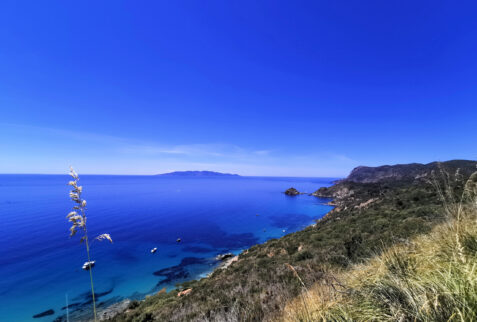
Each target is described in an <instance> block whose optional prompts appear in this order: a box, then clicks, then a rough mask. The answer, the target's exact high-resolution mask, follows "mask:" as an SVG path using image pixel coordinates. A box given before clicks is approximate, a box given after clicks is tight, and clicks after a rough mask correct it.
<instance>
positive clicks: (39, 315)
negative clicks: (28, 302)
mask: <svg viewBox="0 0 477 322" xmlns="http://www.w3.org/2000/svg"><path fill="white" fill-rule="evenodd" d="M53 314H55V311H53V310H52V309H49V310H47V311H45V312H41V313H38V314H35V315H34V316H33V318H34V319H38V318H42V317H44V316H48V315H53Z"/></svg>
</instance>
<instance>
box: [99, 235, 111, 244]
mask: <svg viewBox="0 0 477 322" xmlns="http://www.w3.org/2000/svg"><path fill="white" fill-rule="evenodd" d="M95 239H97V240H99V241H103V240H105V239H107V240H109V242H110V243H112V242H113V240H112V239H111V236H110V235H109V234H101V235H99V236H98V237H96V238H95Z"/></svg>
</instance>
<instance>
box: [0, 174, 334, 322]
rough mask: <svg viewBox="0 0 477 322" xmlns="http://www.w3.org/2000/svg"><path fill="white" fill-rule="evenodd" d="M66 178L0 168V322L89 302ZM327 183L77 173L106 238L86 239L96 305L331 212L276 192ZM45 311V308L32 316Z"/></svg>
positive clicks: (136, 294)
mask: <svg viewBox="0 0 477 322" xmlns="http://www.w3.org/2000/svg"><path fill="white" fill-rule="evenodd" d="M68 180H69V177H68V176H59V175H58V176H57V175H0V216H1V222H2V224H1V225H0V236H2V239H1V241H2V247H1V248H0V276H1V280H0V303H2V305H1V306H0V317H1V320H2V321H53V320H54V319H55V318H58V317H62V316H64V315H65V313H66V310H65V309H64V306H65V305H66V298H68V304H69V312H70V313H72V314H74V312H75V310H90V309H91V305H90V301H91V299H90V295H89V294H90V293H89V292H90V289H89V274H88V273H87V272H86V271H83V270H82V269H81V266H82V265H83V263H84V262H85V261H86V252H85V248H84V245H80V243H79V238H75V237H74V238H69V237H68V228H69V225H68V222H67V221H66V219H65V216H66V215H67V214H68V212H69V211H70V209H71V207H72V203H71V201H70V200H69V198H68V191H69V187H68V186H67V182H68ZM332 180H333V179H330V178H261V177H239V178H166V177H158V176H87V175H85V176H82V177H81V181H80V182H81V184H82V185H83V187H84V192H83V197H84V198H85V199H86V200H87V201H88V210H87V216H88V229H89V235H90V237H92V236H96V235H98V234H101V233H110V234H111V236H112V238H113V240H114V243H113V244H109V243H106V242H103V243H99V242H96V243H94V244H93V246H92V259H94V260H96V266H95V267H94V268H93V273H94V281H95V291H96V293H98V297H99V299H98V303H99V304H100V306H106V305H108V304H110V303H112V302H115V301H119V300H121V299H123V298H126V297H128V298H143V297H144V296H145V295H147V294H151V293H153V292H157V291H158V290H160V289H161V288H163V287H166V288H168V289H171V288H173V287H174V285H175V283H177V282H181V281H185V280H190V279H193V278H199V277H202V276H206V275H207V274H208V273H210V272H211V271H212V270H213V269H214V267H215V266H216V265H217V264H218V263H217V262H216V261H215V260H214V257H215V256H216V255H217V254H220V253H224V252H234V253H239V252H240V251H242V250H243V249H245V248H247V247H250V246H251V245H254V244H256V243H261V242H264V241H266V240H268V239H270V238H276V237H280V236H283V235H285V234H287V233H290V232H293V231H296V230H299V229H301V228H303V227H305V226H307V225H310V224H311V223H313V220H314V219H318V218H321V217H322V216H323V215H324V214H326V213H327V212H328V211H329V210H330V209H331V207H330V206H327V205H323V203H324V202H326V200H323V199H318V198H315V197H312V196H308V195H300V196H296V197H289V196H286V195H284V194H283V193H282V192H283V191H284V190H285V189H287V188H289V187H291V186H293V187H295V188H297V189H298V190H300V191H305V192H313V191H315V190H316V189H317V188H319V187H321V186H328V185H330V184H331V181H332ZM257 214H258V216H257ZM283 230H285V232H283ZM177 238H181V240H182V242H181V243H177V242H176V239H177ZM153 247H157V248H158V251H157V253H155V254H151V253H150V250H151V249H152V248H153ZM50 309H51V310H53V311H54V314H52V315H48V316H45V317H42V318H36V319H33V315H35V314H38V313H41V312H45V311H47V310H50Z"/></svg>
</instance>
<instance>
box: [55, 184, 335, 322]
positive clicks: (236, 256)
mask: <svg viewBox="0 0 477 322" xmlns="http://www.w3.org/2000/svg"><path fill="white" fill-rule="evenodd" d="M334 184H336V183H333V185H334ZM300 195H308V196H310V197H311V196H312V197H315V198H320V199H331V200H330V201H327V202H325V203H322V204H323V205H328V206H332V207H333V208H332V209H330V210H329V211H328V212H326V213H325V214H323V216H322V217H321V218H318V219H313V223H311V224H309V225H307V226H305V227H302V228H301V229H299V230H296V231H293V232H290V233H289V234H294V233H299V232H301V231H303V230H306V229H308V228H310V227H315V226H316V225H317V223H318V222H320V221H321V220H322V219H325V217H327V216H329V215H330V214H331V213H333V212H334V210H335V209H336V204H334V203H333V201H334V198H332V197H324V196H319V195H316V194H315V193H300ZM289 234H285V235H283V236H280V237H278V238H276V239H282V238H284V237H286V236H287V235H289ZM269 241H270V240H266V241H264V242H261V243H257V244H254V245H252V246H250V247H248V248H246V249H243V250H241V251H240V252H233V251H232V254H233V256H231V257H228V258H226V259H224V260H220V259H217V258H218V257H219V256H221V254H219V255H217V256H216V257H215V260H217V262H218V263H217V264H216V266H215V267H214V268H213V269H212V270H211V271H210V272H208V273H207V272H203V273H202V274H200V275H199V276H198V277H196V278H193V279H191V280H188V281H186V282H184V283H179V284H186V283H189V282H197V281H199V280H202V279H209V278H210V277H211V276H212V275H213V274H214V273H216V272H218V271H226V270H227V269H228V268H229V267H230V266H231V265H233V264H234V263H237V262H238V261H239V260H240V256H241V255H246V254H248V252H249V250H250V249H252V248H254V247H257V246H262V245H264V244H266V243H268V242H269ZM191 290H192V288H188V287H182V288H180V287H179V288H178V287H176V288H174V289H173V290H170V291H168V292H172V291H177V296H178V297H181V296H187V295H188V294H189V292H190V291H191ZM164 292H166V293H168V292H167V291H165V289H164V288H163V289H161V290H159V291H158V292H154V293H151V294H148V295H146V296H145V298H143V299H141V300H132V299H131V298H124V299H122V300H121V301H118V302H115V303H113V304H111V305H109V306H107V307H105V308H104V309H102V310H99V311H98V317H99V320H100V321H102V320H106V319H112V318H114V317H115V316H117V315H119V314H121V313H125V312H127V311H128V309H129V305H130V304H131V303H132V302H133V301H137V302H139V303H141V302H144V301H146V300H147V298H149V297H150V296H154V295H158V294H163V293H164ZM103 316H104V317H103ZM78 321H84V322H92V321H94V320H92V319H87V320H78ZM55 322H56V321H55Z"/></svg>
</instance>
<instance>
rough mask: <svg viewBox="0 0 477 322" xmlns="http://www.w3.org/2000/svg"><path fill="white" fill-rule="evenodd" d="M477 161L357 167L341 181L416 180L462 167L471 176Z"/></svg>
mask: <svg viewBox="0 0 477 322" xmlns="http://www.w3.org/2000/svg"><path fill="white" fill-rule="evenodd" d="M476 166H477V162H476V161H469V160H451V161H446V162H432V163H428V164H421V163H410V164H397V165H383V166H380V167H363V166H360V167H356V168H354V169H353V171H351V173H350V175H349V176H348V177H347V178H346V179H344V180H341V181H352V182H359V183H375V182H381V181H390V180H391V181H397V180H401V181H402V180H404V181H414V180H418V179H424V178H429V177H430V176H431V174H432V172H433V171H434V172H437V171H440V170H444V171H446V172H449V173H455V172H456V171H457V169H460V171H461V172H462V174H463V175H464V176H469V175H470V174H471V173H472V172H473V171H474V170H475V168H476Z"/></svg>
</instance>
